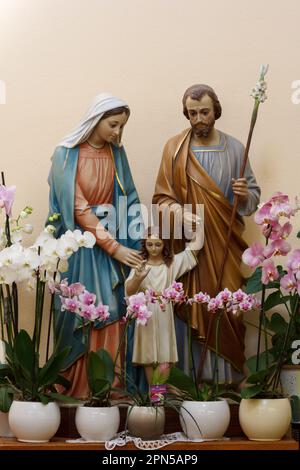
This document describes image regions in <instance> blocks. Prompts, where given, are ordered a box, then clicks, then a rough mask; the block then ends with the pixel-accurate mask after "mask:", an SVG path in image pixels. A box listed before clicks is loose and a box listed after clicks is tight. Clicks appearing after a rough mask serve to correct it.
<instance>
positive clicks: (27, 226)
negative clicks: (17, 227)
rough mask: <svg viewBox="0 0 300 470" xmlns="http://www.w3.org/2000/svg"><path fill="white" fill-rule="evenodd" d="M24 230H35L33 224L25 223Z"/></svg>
mask: <svg viewBox="0 0 300 470" xmlns="http://www.w3.org/2000/svg"><path fill="white" fill-rule="evenodd" d="M22 230H23V232H25V233H32V232H33V226H32V225H30V224H25V225H24V227H23V228H22Z"/></svg>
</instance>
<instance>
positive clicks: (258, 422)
mask: <svg viewBox="0 0 300 470" xmlns="http://www.w3.org/2000/svg"><path fill="white" fill-rule="evenodd" d="M291 417H292V412H291V405H290V401H289V399H288V398H269V399H266V398H244V399H243V400H242V401H241V403H240V408H239V420H240V425H241V428H242V430H243V431H244V433H245V434H246V436H247V437H248V439H250V440H251V441H279V440H280V439H281V438H282V437H283V436H284V435H285V434H286V432H287V430H288V428H289V425H290V422H291Z"/></svg>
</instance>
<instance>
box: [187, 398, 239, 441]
mask: <svg viewBox="0 0 300 470" xmlns="http://www.w3.org/2000/svg"><path fill="white" fill-rule="evenodd" d="M229 422H230V408H229V405H228V403H227V401H226V400H219V401H184V402H183V403H182V405H181V408H180V424H181V427H182V430H183V432H184V433H185V434H186V436H187V437H188V438H189V439H221V438H222V437H223V436H224V434H225V432H226V431H227V428H228V426H229Z"/></svg>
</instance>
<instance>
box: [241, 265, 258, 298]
mask: <svg viewBox="0 0 300 470" xmlns="http://www.w3.org/2000/svg"><path fill="white" fill-rule="evenodd" d="M261 275H262V268H261V267H258V268H256V270H255V271H254V273H253V274H252V275H251V276H250V277H248V278H247V280H246V281H247V282H246V288H245V292H247V294H256V293H257V292H260V291H261V290H262V282H261Z"/></svg>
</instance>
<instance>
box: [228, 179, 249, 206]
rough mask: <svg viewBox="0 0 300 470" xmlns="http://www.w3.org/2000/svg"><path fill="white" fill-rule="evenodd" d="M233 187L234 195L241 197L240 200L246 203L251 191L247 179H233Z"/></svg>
mask: <svg viewBox="0 0 300 470" xmlns="http://www.w3.org/2000/svg"><path fill="white" fill-rule="evenodd" d="M231 185H232V190H233V194H235V195H236V196H239V199H241V200H242V201H243V202H244V201H245V202H246V201H247V200H248V196H249V189H248V183H247V180H246V178H237V179H235V178H232V179H231Z"/></svg>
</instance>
